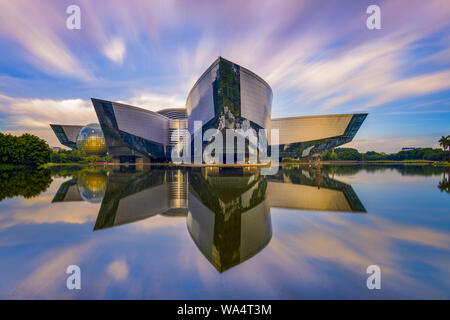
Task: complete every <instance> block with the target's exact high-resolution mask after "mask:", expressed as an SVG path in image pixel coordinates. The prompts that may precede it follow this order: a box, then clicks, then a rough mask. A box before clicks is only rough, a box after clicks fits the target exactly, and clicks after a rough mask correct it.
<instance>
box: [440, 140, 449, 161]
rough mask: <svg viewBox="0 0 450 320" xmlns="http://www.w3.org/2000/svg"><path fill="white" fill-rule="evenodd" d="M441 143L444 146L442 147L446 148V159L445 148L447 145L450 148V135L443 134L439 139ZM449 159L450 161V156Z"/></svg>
mask: <svg viewBox="0 0 450 320" xmlns="http://www.w3.org/2000/svg"><path fill="white" fill-rule="evenodd" d="M438 142H439V145H440V146H441V147H442V149H444V158H443V160H444V161H445V150H446V149H447V147H449V148H450V136H446V137H445V136H442V137H441V138H440V139H439V141H438ZM449 161H450V156H449Z"/></svg>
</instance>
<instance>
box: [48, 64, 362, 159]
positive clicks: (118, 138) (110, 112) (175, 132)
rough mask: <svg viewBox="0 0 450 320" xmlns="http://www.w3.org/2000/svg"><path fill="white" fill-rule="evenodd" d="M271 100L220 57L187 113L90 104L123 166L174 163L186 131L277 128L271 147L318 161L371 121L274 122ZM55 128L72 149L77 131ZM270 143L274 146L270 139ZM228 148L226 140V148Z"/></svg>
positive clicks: (263, 87)
mask: <svg viewBox="0 0 450 320" xmlns="http://www.w3.org/2000/svg"><path fill="white" fill-rule="evenodd" d="M272 99H273V93H272V89H271V88H270V86H269V85H268V84H267V82H266V81H264V80H263V79H262V78H261V77H259V76H258V75H256V74H255V73H253V72H252V71H250V70H248V69H246V68H243V67H241V66H239V65H237V64H235V63H233V62H231V61H228V60H226V59H224V58H222V57H219V58H217V59H216V60H215V61H214V62H213V64H212V65H211V66H210V67H209V68H208V69H207V70H206V71H205V72H204V73H203V74H202V75H201V76H200V78H199V79H198V80H197V82H196V83H195V84H194V86H193V87H192V89H191V90H190V92H189V94H188V96H187V100H186V105H185V108H168V109H163V110H160V111H157V112H153V111H150V110H146V109H142V108H138V107H135V106H130V105H126V104H123V103H118V102H113V101H107V100H100V99H92V103H93V105H94V109H95V111H96V113H97V117H98V120H99V123H100V126H101V129H102V131H103V134H104V137H105V142H106V148H107V152H108V154H109V156H111V157H113V158H114V159H120V162H135V161H136V160H137V159H139V158H143V159H147V160H149V161H170V159H171V152H172V149H173V148H175V147H177V148H178V147H179V146H180V143H181V141H182V136H183V133H184V130H185V129H187V130H188V132H189V135H190V139H191V142H190V143H192V141H193V138H194V135H195V134H197V133H198V134H200V133H204V132H205V131H206V130H207V129H218V130H219V131H221V132H222V133H224V130H225V129H243V130H244V131H245V130H246V129H249V128H252V129H254V130H255V131H256V132H258V130H259V129H266V130H268V132H270V129H278V130H279V145H278V146H275V145H272V146H271V147H272V148H273V147H279V150H280V158H284V157H293V158H301V157H315V156H319V155H322V154H324V153H326V152H327V151H329V150H330V149H331V148H333V147H336V146H339V145H342V144H344V143H348V142H350V141H351V140H352V139H353V137H354V136H355V134H356V132H357V131H358V129H359V128H360V126H361V124H362V123H363V121H364V119H365V118H366V116H367V114H341V115H323V116H309V117H290V118H280V119H271V112H272ZM196 121H201V122H202V127H201V129H202V130H201V131H198V132H194V131H195V130H196V129H195V126H194V123H195V122H196ZM51 126H52V129H53V130H54V132H55V134H56V135H57V136H58V139H59V140H60V142H61V143H62V144H63V145H66V146H69V147H72V148H73V147H74V145H75V141H76V136H75V137H73V131H74V130H75V129H73V128H71V126H58V125H51ZM78 130H79V129H78ZM223 136H224V137H225V136H226V135H225V134H224V135H223ZM233 139H234V138H233ZM268 141H269V144H270V142H271V141H270V134H269V136H268ZM184 143H189V142H186V141H184ZM208 143H211V142H203V145H202V147H203V148H205V147H206V145H207V144H208ZM226 145H227V143H226V141H225V139H224V141H223V146H224V148H225V146H226ZM191 149H193V148H191ZM224 151H230V150H225V149H224ZM232 151H233V150H232ZM234 152H236V149H234Z"/></svg>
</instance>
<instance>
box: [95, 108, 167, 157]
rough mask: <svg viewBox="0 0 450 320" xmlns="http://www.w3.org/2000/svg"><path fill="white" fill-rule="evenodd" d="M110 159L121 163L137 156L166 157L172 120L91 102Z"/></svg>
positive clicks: (146, 111)
mask: <svg viewBox="0 0 450 320" xmlns="http://www.w3.org/2000/svg"><path fill="white" fill-rule="evenodd" d="M92 103H93V105H94V108H95V112H96V113H97V117H98V120H99V122H100V126H101V127H102V130H103V134H104V135H105V140H106V146H107V149H108V153H109V155H110V156H112V157H114V158H116V157H119V158H120V160H121V162H133V161H135V158H136V157H149V158H153V159H162V158H166V157H167V146H168V144H169V139H168V134H167V132H168V130H169V118H167V117H165V116H163V115H161V114H159V113H156V112H153V111H150V110H146V109H141V108H137V107H134V106H130V105H126V104H123V103H118V102H113V101H106V100H100V99H92Z"/></svg>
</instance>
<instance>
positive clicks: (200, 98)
mask: <svg viewBox="0 0 450 320" xmlns="http://www.w3.org/2000/svg"><path fill="white" fill-rule="evenodd" d="M186 110H187V115H188V128H189V132H190V133H191V134H193V133H194V121H202V124H203V126H204V128H211V127H212V128H218V129H220V130H221V129H237V128H240V127H241V126H242V125H243V122H244V121H246V120H248V121H250V125H251V126H253V127H255V128H256V129H258V128H266V129H268V128H270V114H271V111H272V89H271V88H270V86H269V85H268V84H267V83H266V82H265V81H264V80H263V79H262V78H261V77H259V76H257V75H256V74H254V73H253V72H251V71H250V70H248V69H245V68H243V67H241V66H239V65H237V64H234V63H232V62H230V61H228V60H226V59H224V58H222V57H219V58H218V59H217V60H216V61H214V63H213V64H212V65H211V66H210V67H209V68H208V69H207V70H206V72H205V73H203V75H202V76H201V77H200V78H199V80H197V82H196V83H195V84H194V86H193V88H192V89H191V91H190V93H189V95H188V98H187V100H186ZM221 118H222V119H223V121H221Z"/></svg>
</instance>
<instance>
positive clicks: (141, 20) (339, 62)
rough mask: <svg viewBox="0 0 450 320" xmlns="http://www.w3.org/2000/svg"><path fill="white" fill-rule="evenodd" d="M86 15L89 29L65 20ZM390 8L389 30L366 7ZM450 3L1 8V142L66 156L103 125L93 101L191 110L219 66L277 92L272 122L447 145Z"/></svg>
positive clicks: (382, 145) (365, 142)
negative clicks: (377, 26) (4, 136)
mask: <svg viewBox="0 0 450 320" xmlns="http://www.w3.org/2000/svg"><path fill="white" fill-rule="evenodd" d="M71 4H76V5H78V6H79V7H80V8H81V29H80V30H69V29H67V28H66V19H67V17H68V16H69V15H68V14H67V13H66V8H67V7H68V6H69V5H71ZM371 4H377V5H379V6H380V8H381V27H382V29H381V30H368V29H367V28H366V19H367V17H368V14H366V8H367V7H368V6H369V5H371ZM449 31H450V3H449V2H448V1H446V0H442V1H440V0H431V1H422V0H421V1H418V0H411V1H404V0H403V1H398V0H390V1H375V0H373V1H331V0H323V1H299V0H297V1H265V0H250V1H206V0H205V1H143V0H130V1H118V0H96V1H88V0H70V1H63V0H58V1H56V0H43V1H22V0H16V1H3V0H2V1H0V52H1V53H0V54H1V59H0V130H1V131H3V132H5V131H6V132H11V133H14V134H20V133H23V132H31V133H34V134H36V135H38V136H40V137H42V138H45V139H46V140H47V141H48V142H49V143H50V145H58V142H57V140H56V138H55V137H54V135H53V134H52V132H51V130H50V128H49V126H48V124H49V123H63V124H72V123H73V124H86V123H88V122H96V116H95V112H94V110H93V107H92V105H91V102H90V100H89V99H90V98H91V97H97V98H104V99H110V100H117V101H123V102H127V103H130V104H133V105H136V106H139V107H143V108H148V109H151V110H158V109H161V108H164V107H170V106H173V107H182V106H184V103H185V99H186V96H187V94H188V92H189V89H190V88H191V87H192V85H193V84H194V82H195V80H196V79H197V78H198V77H199V76H200V75H201V73H202V72H203V71H204V70H205V69H206V68H207V67H208V66H209V65H210V64H211V63H212V62H213V61H214V60H215V59H216V58H217V56H219V55H221V56H223V57H225V58H227V59H229V60H232V61H233V62H235V63H238V64H240V65H242V66H244V67H247V68H249V69H251V70H252V71H254V72H255V73H257V74H258V75H260V76H261V77H263V78H264V79H265V80H266V81H267V82H268V83H269V84H270V86H271V87H272V89H273V92H274V100H273V106H272V117H286V116H297V115H314V114H333V113H351V112H369V117H368V118H367V119H366V122H365V123H364V124H363V126H362V128H361V129H360V131H359V133H358V134H357V136H356V138H355V140H354V141H353V142H352V143H350V144H349V145H348V146H352V147H357V148H358V149H360V150H362V151H368V150H376V151H385V152H395V151H398V150H399V149H400V148H401V147H406V146H415V147H418V146H435V147H437V144H436V141H437V139H438V138H439V137H440V136H441V135H448V134H450V90H449V88H450V46H449V44H450V36H449V34H450V32H449Z"/></svg>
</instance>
